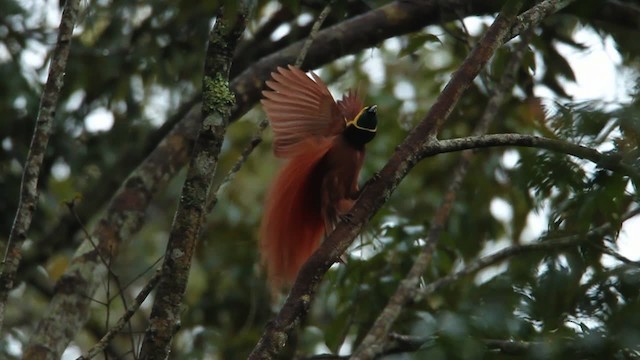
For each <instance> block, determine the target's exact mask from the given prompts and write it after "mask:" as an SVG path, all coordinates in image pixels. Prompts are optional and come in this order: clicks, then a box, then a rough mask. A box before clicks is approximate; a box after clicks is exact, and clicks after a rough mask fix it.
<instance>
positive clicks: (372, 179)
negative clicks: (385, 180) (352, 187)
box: [352, 173, 380, 199]
mask: <svg viewBox="0 0 640 360" xmlns="http://www.w3.org/2000/svg"><path fill="white" fill-rule="evenodd" d="M378 179H380V174H379V173H375V174H373V176H371V177H370V178H369V180H367V182H365V183H364V185H362V188H360V189H358V190H356V191H355V192H354V193H353V194H352V198H353V199H357V198H359V197H360V194H362V192H363V191H364V189H366V188H367V186H369V185H371V183H372V182H374V181H377V180H378Z"/></svg>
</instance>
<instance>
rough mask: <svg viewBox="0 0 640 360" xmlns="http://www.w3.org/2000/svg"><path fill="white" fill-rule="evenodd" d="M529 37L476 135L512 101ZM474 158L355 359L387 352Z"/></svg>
mask: <svg viewBox="0 0 640 360" xmlns="http://www.w3.org/2000/svg"><path fill="white" fill-rule="evenodd" d="M526 38H527V41H524V40H523V41H522V42H520V43H519V44H518V46H517V49H516V51H515V52H514V53H513V55H512V56H511V58H510V59H509V62H508V64H507V69H506V70H505V74H504V76H503V77H502V81H501V82H500V84H499V85H498V87H497V89H496V90H495V91H494V94H493V95H492V96H491V98H490V99H489V102H488V104H487V106H486V107H485V110H484V113H483V114H482V117H481V118H480V120H479V121H478V124H477V125H476V127H475V129H474V131H473V134H474V135H475V134H483V133H485V132H486V131H487V129H488V128H489V125H490V124H491V122H492V121H493V120H494V119H495V118H496V117H497V114H498V112H499V110H500V108H501V107H502V105H504V103H505V102H506V100H507V99H508V98H507V95H508V94H511V91H512V88H513V85H514V84H515V76H516V72H517V71H518V69H519V67H520V63H521V61H522V57H523V55H524V52H525V50H526V49H527V44H528V38H530V33H527V36H526ZM472 157H473V152H472V151H471V150H465V151H463V152H462V156H461V157H460V160H459V162H458V164H457V165H456V167H455V169H454V171H453V175H452V176H451V182H450V185H449V187H448V189H447V192H446V193H445V195H444V198H443V200H442V203H441V204H440V206H439V207H438V209H437V210H436V213H435V214H434V216H433V219H432V220H431V222H430V223H431V228H430V229H429V232H428V236H427V239H426V245H425V246H424V248H423V249H422V251H421V252H420V255H419V256H418V258H417V259H416V260H415V261H414V263H413V266H412V267H411V269H410V270H409V273H408V274H407V276H406V277H405V278H404V280H402V281H401V282H400V285H398V287H397V289H396V291H395V292H394V294H393V295H392V296H391V298H390V299H389V302H388V304H387V305H386V306H385V307H384V309H383V310H382V311H381V312H380V315H378V317H377V318H376V321H375V322H374V324H373V325H372V326H371V328H370V329H369V332H368V333H367V335H366V336H365V338H364V339H363V340H362V342H361V343H360V345H359V346H358V348H357V349H356V351H355V352H354V354H353V355H352V357H351V358H352V359H354V360H355V359H372V358H375V357H376V356H378V355H380V354H381V353H382V352H383V351H384V350H385V347H386V345H387V339H388V337H389V331H390V330H391V326H392V325H393V323H394V322H395V321H396V319H397V318H398V316H399V315H400V313H401V311H402V309H403V308H404V306H405V305H406V304H407V303H408V302H409V301H410V300H411V299H412V298H413V293H414V292H415V289H416V288H417V286H418V284H419V282H420V279H421V277H422V274H423V273H424V271H425V269H426V268H427V266H428V265H429V263H430V262H431V258H432V256H433V253H434V251H435V249H436V246H437V244H438V242H439V241H440V235H441V233H442V229H443V228H444V226H445V224H446V222H447V220H448V218H449V214H450V212H451V208H452V207H453V204H454V201H455V199H456V197H457V193H458V189H459V188H460V185H461V184H462V182H463V180H464V179H465V177H466V174H467V169H468V168H469V163H470V162H471V158H472Z"/></svg>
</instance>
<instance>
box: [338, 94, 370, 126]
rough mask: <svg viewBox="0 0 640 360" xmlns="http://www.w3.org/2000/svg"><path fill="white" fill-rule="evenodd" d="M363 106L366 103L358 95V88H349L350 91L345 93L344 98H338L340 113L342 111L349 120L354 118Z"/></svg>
mask: <svg viewBox="0 0 640 360" xmlns="http://www.w3.org/2000/svg"><path fill="white" fill-rule="evenodd" d="M363 107H364V104H363V103H362V100H361V99H360V96H358V90H349V92H348V93H346V94H344V96H343V97H342V99H340V100H338V108H339V109H340V113H342V115H343V116H344V117H345V118H346V119H347V121H351V120H353V119H354V118H355V117H356V115H358V114H359V113H360V111H361V110H362V108H363Z"/></svg>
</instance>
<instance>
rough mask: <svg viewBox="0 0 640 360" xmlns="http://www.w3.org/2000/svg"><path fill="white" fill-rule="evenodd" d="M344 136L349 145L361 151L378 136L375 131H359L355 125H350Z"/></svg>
mask: <svg viewBox="0 0 640 360" xmlns="http://www.w3.org/2000/svg"><path fill="white" fill-rule="evenodd" d="M343 135H344V138H345V140H346V141H347V143H348V144H349V145H351V146H353V147H354V148H356V149H359V150H361V149H364V144H366V143H368V142H369V141H371V140H373V138H374V137H375V136H376V133H375V131H368V130H363V129H358V128H357V127H355V126H353V125H349V126H347V128H346V129H344V133H343Z"/></svg>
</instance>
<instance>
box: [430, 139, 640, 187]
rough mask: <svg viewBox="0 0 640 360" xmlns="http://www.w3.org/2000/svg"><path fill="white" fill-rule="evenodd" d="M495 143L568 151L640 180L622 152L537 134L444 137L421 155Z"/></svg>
mask: <svg viewBox="0 0 640 360" xmlns="http://www.w3.org/2000/svg"><path fill="white" fill-rule="evenodd" d="M496 146H524V147H532V148H539V149H546V150H551V151H555V152H559V153H563V154H568V155H572V156H575V157H578V158H580V159H584V160H589V161H591V162H593V163H595V164H596V165H598V166H599V167H602V168H605V169H609V170H611V171H616V172H621V173H624V174H626V175H628V176H629V177H631V178H633V179H634V180H636V181H639V180H640V170H638V169H637V168H635V167H634V166H632V165H629V164H626V163H625V162H623V156H621V155H619V154H613V155H612V154H603V153H601V152H599V151H598V150H595V149H591V148H588V147H584V146H580V145H576V144H572V143H569V142H566V141H562V140H556V139H548V138H544V137H541V136H536V135H522V134H491V135H481V136H469V137H465V138H459V139H451V140H441V141H438V142H433V143H430V144H428V145H427V146H425V147H424V148H423V149H422V152H421V153H420V159H422V158H425V157H428V156H433V155H436V154H442V153H446V152H453V151H460V150H465V149H479V148H487V147H496Z"/></svg>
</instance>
